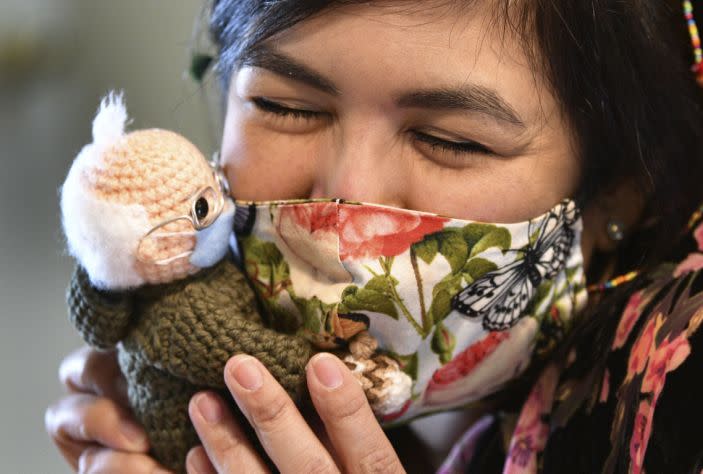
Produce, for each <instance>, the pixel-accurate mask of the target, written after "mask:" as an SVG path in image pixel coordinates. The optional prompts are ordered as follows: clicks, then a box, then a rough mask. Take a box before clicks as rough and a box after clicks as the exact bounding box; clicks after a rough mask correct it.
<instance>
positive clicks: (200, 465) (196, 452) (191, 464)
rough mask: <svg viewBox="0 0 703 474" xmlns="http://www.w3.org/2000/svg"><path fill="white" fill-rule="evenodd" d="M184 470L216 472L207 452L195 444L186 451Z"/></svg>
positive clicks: (193, 473)
mask: <svg viewBox="0 0 703 474" xmlns="http://www.w3.org/2000/svg"><path fill="white" fill-rule="evenodd" d="M186 470H187V472H188V474H217V471H216V470H215V466H213V465H212V463H211V462H210V459H209V458H208V457H207V452H206V451H205V448H203V447H202V446H196V447H195V448H193V449H191V450H190V451H188V456H186Z"/></svg>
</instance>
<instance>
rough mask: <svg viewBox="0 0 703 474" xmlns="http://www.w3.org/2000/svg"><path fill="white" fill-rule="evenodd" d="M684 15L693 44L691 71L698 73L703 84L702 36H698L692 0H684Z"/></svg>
mask: <svg viewBox="0 0 703 474" xmlns="http://www.w3.org/2000/svg"><path fill="white" fill-rule="evenodd" d="M683 16H684V18H685V19H686V23H687V24H688V33H689V35H690V36H691V45H692V46H693V58H694V62H693V65H692V66H691V71H693V72H694V73H695V74H696V81H697V82H698V84H699V85H701V86H703V50H701V38H700V36H698V26H697V25H696V19H695V18H694V17H693V4H692V3H691V0H684V2H683Z"/></svg>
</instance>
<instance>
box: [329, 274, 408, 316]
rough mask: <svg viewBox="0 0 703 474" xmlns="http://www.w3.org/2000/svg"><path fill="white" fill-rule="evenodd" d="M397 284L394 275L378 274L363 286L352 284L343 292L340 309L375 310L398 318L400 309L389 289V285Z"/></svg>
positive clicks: (348, 310)
mask: <svg viewBox="0 0 703 474" xmlns="http://www.w3.org/2000/svg"><path fill="white" fill-rule="evenodd" d="M397 284H398V280H396V279H395V278H393V277H392V276H386V275H376V276H375V277H373V278H372V279H371V280H369V282H368V283H367V284H366V286H364V287H363V288H359V287H358V286H356V285H350V286H348V287H346V288H345V289H344V291H343V292H342V302H341V304H340V305H339V310H340V312H342V313H348V312H351V311H363V310H366V311H373V312H375V313H382V314H387V315H388V316H390V317H392V318H393V319H398V310H397V309H396V307H395V304H393V299H392V298H393V295H392V293H391V292H390V290H389V285H393V286H396V285H397Z"/></svg>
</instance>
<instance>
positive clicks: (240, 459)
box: [186, 353, 405, 474]
mask: <svg viewBox="0 0 703 474" xmlns="http://www.w3.org/2000/svg"><path fill="white" fill-rule="evenodd" d="M225 383H226V384H227V387H228V388H229V390H230V392H231V393H232V395H233V396H234V399H235V400H236V402H237V405H239V408H240V409H241V410H242V412H243V413H244V415H245V416H246V417H247V419H248V420H249V423H251V425H252V426H253V427H254V429H255V431H256V434H257V436H258V438H259V440H260V441H261V443H262V445H263V446H264V449H266V452H267V453H268V455H269V457H270V458H271V460H272V461H273V462H274V463H275V464H276V466H277V468H278V469H279V470H280V471H281V472H283V473H300V472H305V473H308V472H314V473H336V472H340V471H341V472H350V473H370V472H383V473H400V472H405V471H404V470H403V467H402V465H401V463H400V460H399V459H398V456H397V455H396V453H395V451H394V450H393V447H392V446H391V443H390V442H389V441H388V438H386V436H385V434H384V433H383V431H382V430H381V427H380V425H379V424H378V422H377V421H376V418H375V417H374V415H373V413H372V411H371V408H370V407H369V404H368V402H367V400H366V396H365V395H364V392H363V390H362V389H361V386H360V385H359V383H358V382H357V381H356V379H355V378H354V376H353V375H352V373H351V372H350V371H349V370H348V369H347V367H346V366H345V365H344V364H343V363H342V362H341V361H340V360H339V359H338V358H336V357H334V356H333V355H331V354H325V353H323V354H317V355H316V356H315V357H313V358H312V360H311V361H310V363H309V364H308V367H307V383H308V389H309V390H310V395H311V398H312V401H313V403H314V405H315V408H316V410H317V413H318V414H319V416H320V418H321V420H322V422H323V423H324V427H325V430H326V432H327V435H328V436H329V442H326V443H323V441H321V439H320V438H318V437H317V436H316V435H315V434H314V433H313V431H312V430H311V428H310V427H309V426H308V424H307V423H306V422H305V420H304V419H303V417H302V416H301V414H300V412H299V411H298V409H297V408H296V406H295V404H294V403H293V401H292V400H291V399H290V397H288V395H287V394H286V392H285V391H284V390H283V388H282V387H281V386H280V385H279V384H278V383H277V382H276V380H275V379H274V378H273V377H272V376H271V374H270V373H269V372H268V371H267V370H266V369H265V368H264V366H263V365H262V364H261V363H260V362H259V361H258V360H256V359H255V358H253V357H251V356H247V355H238V356H235V357H232V358H231V359H230V360H229V361H228V362H227V366H226V367H225ZM189 412H190V417H191V420H192V421H193V424H194V425H195V429H196V430H197V431H198V434H199V436H200V439H201V441H202V443H203V446H202V447H197V448H193V449H192V450H191V451H190V453H189V454H188V459H187V463H186V464H187V469H188V472H189V473H191V474H196V473H197V474H206V473H216V472H217V473H263V472H268V470H267V468H266V465H265V464H264V462H263V461H262V460H261V459H260V458H259V456H258V455H257V454H256V451H255V450H254V449H253V448H252V446H251V444H250V443H249V442H248V441H247V440H246V438H245V437H244V435H243V433H242V431H241V429H240V428H239V427H238V426H237V425H236V423H235V421H234V419H233V417H232V416H231V414H230V413H229V412H228V410H227V408H226V406H225V405H224V403H223V402H222V400H221V399H220V398H219V397H217V396H216V395H215V394H214V393H212V392H201V393H199V394H196V395H195V396H194V397H193V398H192V400H191V403H190V406H189Z"/></svg>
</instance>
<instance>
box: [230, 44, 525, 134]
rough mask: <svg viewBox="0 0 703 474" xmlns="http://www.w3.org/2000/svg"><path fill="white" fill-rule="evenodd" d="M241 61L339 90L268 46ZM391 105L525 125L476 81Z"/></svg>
mask: <svg viewBox="0 0 703 474" xmlns="http://www.w3.org/2000/svg"><path fill="white" fill-rule="evenodd" d="M241 64H242V66H254V67H260V68H263V69H267V70H269V71H271V72H273V73H275V74H278V75H279V76H282V77H285V78H288V79H292V80H295V81H298V82H301V83H303V84H306V85H308V86H310V87H312V88H314V89H317V90H319V91H322V92H324V93H326V94H330V95H333V96H339V95H340V92H339V89H338V88H337V87H336V86H335V85H334V83H333V82H332V81H330V80H329V79H327V78H326V77H324V76H323V75H322V74H320V73H319V72H317V71H315V70H314V69H312V68H310V67H308V66H306V65H305V64H302V63H300V62H298V61H297V60H295V59H293V58H291V57H290V56H287V55H285V54H283V53H281V52H279V51H276V50H274V49H273V48H272V47H270V46H268V45H258V46H256V47H255V48H252V49H251V50H249V51H248V52H247V53H246V54H245V56H244V57H243V59H242V62H241ZM395 104H396V105H397V106H398V107H404V108H411V107H414V108H423V109H433V110H446V109H450V110H467V111H470V112H476V113H481V114H485V115H488V116H490V117H492V118H494V119H496V120H498V121H500V122H504V123H508V124H510V125H513V126H517V127H521V128H525V123H524V122H523V121H522V120H521V119H520V117H519V115H518V114H517V112H516V111H515V109H514V108H513V107H511V106H510V104H508V103H507V102H506V101H505V100H504V99H503V98H502V97H501V96H500V95H499V94H498V93H497V92H496V91H494V90H493V89H490V88H488V87H485V86H481V85H477V84H472V85H466V86H464V87H461V88H456V89H452V88H436V89H420V90H414V91H408V92H404V93H402V94H400V95H398V96H397V97H395Z"/></svg>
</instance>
